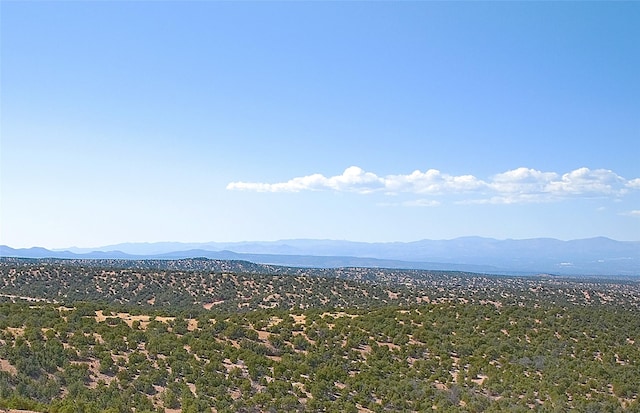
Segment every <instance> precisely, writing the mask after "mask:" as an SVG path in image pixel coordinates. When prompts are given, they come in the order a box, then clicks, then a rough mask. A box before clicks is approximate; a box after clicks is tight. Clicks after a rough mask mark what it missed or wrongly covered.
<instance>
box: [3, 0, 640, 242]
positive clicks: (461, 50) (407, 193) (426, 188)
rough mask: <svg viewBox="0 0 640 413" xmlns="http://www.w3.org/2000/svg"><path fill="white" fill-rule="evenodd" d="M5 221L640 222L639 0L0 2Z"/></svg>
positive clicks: (148, 228) (474, 229)
mask: <svg viewBox="0 0 640 413" xmlns="http://www.w3.org/2000/svg"><path fill="white" fill-rule="evenodd" d="M0 19H1V25H0V26H1V29H0V30H1V32H0V34H1V52H0V53H1V55H0V57H1V61H0V69H1V73H0V76H1V82H2V83H1V89H0V104H1V121H2V122H1V140H0V151H1V152H0V160H1V164H0V174H1V175H0V185H1V186H0V195H1V198H0V225H1V227H0V243H2V244H8V245H10V246H14V247H29V246H35V245H38V246H45V247H57V248H60V247H68V246H80V247H91V246H99V245H105V244H111V243H118V242H153V241H189V242H199V241H202V242H204V241H241V240H276V239H286V238H329V239H346V240H354V241H372V242H373V241H412V240H418V239H425V238H429V239H449V238H455V237H459V236H467V235H479V236H487V237H496V238H532V237H554V238H560V239H574V238H585V237H592V236H608V237H611V238H615V239H619V240H640V162H639V161H638V159H640V43H639V42H638V39H640V26H639V25H638V24H637V22H638V21H640V3H637V2H478V3H475V2H473V3H472V2H17V1H15V2H13V1H3V2H2V3H0Z"/></svg>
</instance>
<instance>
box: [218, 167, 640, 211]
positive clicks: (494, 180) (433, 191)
mask: <svg viewBox="0 0 640 413" xmlns="http://www.w3.org/2000/svg"><path fill="white" fill-rule="evenodd" d="M227 189H229V190H241V191H257V192H300V191H337V192H354V193H360V194H367V193H374V192H380V193H385V194H398V193H409V194H416V195H425V194H427V195H429V196H436V195H462V196H466V199H465V200H463V201H458V202H459V203H475V204H514V203H531V202H550V201H556V200H560V199H567V198H585V197H621V196H623V195H625V194H626V193H628V192H629V191H632V190H637V189H640V178H635V179H631V180H626V179H625V178H623V177H621V176H619V175H618V174H616V173H615V172H613V171H611V170H608V169H594V170H591V169H589V168H578V169H575V170H573V171H569V172H566V173H564V174H559V173H557V172H544V171H539V170H536V169H531V168H524V167H522V168H516V169H513V170H510V171H506V172H503V173H499V174H496V175H494V176H492V177H489V178H488V179H480V178H478V177H476V176H473V175H457V176H456V175H450V174H446V173H443V172H441V171H439V170H437V169H428V170H426V171H424V172H422V171H420V170H415V171H413V172H411V173H409V174H404V175H402V174H401V175H387V176H383V177H381V176H378V175H376V174H375V173H372V172H366V171H364V170H363V169H362V168H359V167H357V166H351V167H349V168H347V169H345V170H344V172H343V173H342V174H340V175H335V176H331V177H326V176H324V175H322V174H312V175H306V176H302V177H297V178H292V179H290V180H288V181H286V182H279V183H262V182H231V183H229V184H228V185H227ZM437 204H439V201H436V200H415V201H409V203H405V205H406V206H434V205H437Z"/></svg>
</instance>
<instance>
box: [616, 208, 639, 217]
mask: <svg viewBox="0 0 640 413" xmlns="http://www.w3.org/2000/svg"><path fill="white" fill-rule="evenodd" d="M620 215H626V216H629V217H638V218H640V209H634V210H631V211H627V212H622V213H620Z"/></svg>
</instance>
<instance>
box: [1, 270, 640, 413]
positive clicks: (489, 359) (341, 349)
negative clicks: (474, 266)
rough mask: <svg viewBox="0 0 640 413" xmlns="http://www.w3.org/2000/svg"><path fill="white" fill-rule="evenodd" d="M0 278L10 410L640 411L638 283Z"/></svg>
mask: <svg viewBox="0 0 640 413" xmlns="http://www.w3.org/2000/svg"><path fill="white" fill-rule="evenodd" d="M222 267H224V268H222ZM0 276H1V278H0V293H1V294H2V297H0V299H1V300H2V303H0V409H28V410H32V411H37V412H53V413H57V412H60V413H62V412H157V411H166V412H177V411H182V412H211V411H217V412H238V411H245V412H262V411H264V412H270V411H273V412H281V411H300V412H304V411H327V412H329V411H331V412H333V411H335V412H370V411H373V412H386V411H418V412H419V411H429V412H430V411H434V410H435V411H470V412H480V411H487V412H492V411H529V410H535V411H558V412H561V411H567V410H572V409H573V410H577V411H593V412H598V411H610V412H615V411H640V403H639V394H638V393H639V392H640V385H638V383H640V308H639V304H638V303H639V300H640V284H639V283H638V281H637V280H633V279H629V280H611V279H609V280H604V279H595V278H583V279H578V278H571V279H566V278H557V277H552V276H538V277H498V276H490V275H479V274H469V273H455V272H429V271H399V270H383V269H357V268H350V269H335V270H316V269H294V268H289V269H287V268H281V267H268V266H257V265H255V264H250V263H243V262H226V261H210V260H180V261H164V262H142V261H127V262H122V261H78V260H75V261H64V260H19V259H7V258H5V259H2V260H0Z"/></svg>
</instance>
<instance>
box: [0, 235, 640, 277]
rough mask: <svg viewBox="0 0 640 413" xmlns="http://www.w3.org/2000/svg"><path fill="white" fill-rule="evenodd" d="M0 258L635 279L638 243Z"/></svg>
mask: <svg viewBox="0 0 640 413" xmlns="http://www.w3.org/2000/svg"><path fill="white" fill-rule="evenodd" d="M0 256H5V257H6V256H11V257H25V258H69V259H74V258H119V259H177V258H194V257H205V258H212V259H225V260H246V261H251V262H255V263H261V264H276V265H287V266H300V267H320V268H327V267H385V268H406V269H432V270H457V271H473V272H485V273H495V274H538V273H550V274H558V275H625V276H640V241H616V240H612V239H609V238H605V237H597V238H588V239H577V240H570V241H561V240H557V239H552V238H533V239H520V240H515V239H506V240H498V239H493V238H482V237H462V238H455V239H451V240H421V241H415V242H385V243H366V242H352V241H336V240H316V239H291V240H280V241H265V242H235V243H219V242H208V243H180V242H156V243H124V244H115V245H107V246H103V247H97V248H75V247H73V248H66V249H62V250H48V249H45V248H38V247H34V248H27V249H14V248H11V247H8V246H5V245H3V246H0Z"/></svg>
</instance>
